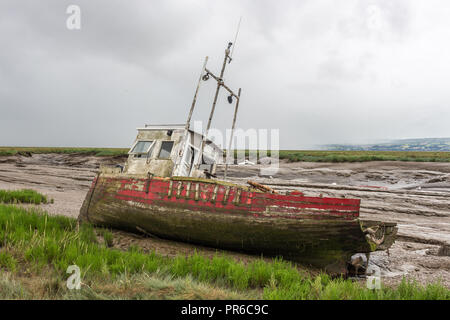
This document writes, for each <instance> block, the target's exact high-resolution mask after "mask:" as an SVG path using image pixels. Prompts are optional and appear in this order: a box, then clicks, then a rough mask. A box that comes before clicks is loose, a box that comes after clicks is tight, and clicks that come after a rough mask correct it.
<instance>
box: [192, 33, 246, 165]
mask: <svg viewBox="0 0 450 320" xmlns="http://www.w3.org/2000/svg"><path fill="white" fill-rule="evenodd" d="M232 45H233V43H231V42H229V43H228V47H227V48H226V50H225V57H224V59H223V64H222V70H221V71H220V76H219V77H217V76H215V75H214V74H213V73H212V72H211V71H209V70H208V69H207V68H205V70H206V74H205V75H204V76H203V80H205V81H206V80H208V79H209V76H211V77H213V78H214V80H216V81H217V87H216V93H215V95H214V100H213V104H212V108H211V113H210V114H209V119H208V124H207V126H206V131H205V134H204V135H203V140H202V144H201V147H200V152H199V155H198V157H197V163H196V164H195V169H199V167H200V165H201V163H202V160H203V150H204V149H205V144H206V139H207V137H208V133H209V129H210V127H211V121H212V118H213V116H214V111H215V109H216V103H217V98H218V96H219V91H220V88H221V87H223V88H224V89H225V90H227V91H228V92H229V93H230V96H229V97H228V101H229V102H230V103H232V99H233V97H235V98H236V105H238V104H239V98H240V97H239V95H236V94H235V93H234V92H233V91H232V90H231V89H230V88H228V87H227V86H226V85H225V83H224V81H223V75H224V73H225V67H226V65H227V61H228V63H230V62H231V60H232V59H231V57H230V48H231V46H232ZM239 90H240V89H239ZM236 111H237V108H235V112H236ZM235 117H236V114H235ZM234 122H235V119H234V121H233V127H234ZM230 139H231V140H232V139H233V136H231V137H230ZM212 174H214V172H212Z"/></svg>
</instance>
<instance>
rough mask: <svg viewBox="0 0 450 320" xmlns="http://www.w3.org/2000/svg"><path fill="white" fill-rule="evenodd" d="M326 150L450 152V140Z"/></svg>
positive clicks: (337, 146)
mask: <svg viewBox="0 0 450 320" xmlns="http://www.w3.org/2000/svg"><path fill="white" fill-rule="evenodd" d="M322 148H323V149H324V150H336V151H337V150H343V151H348V150H366V151H445V152H450V138H423V139H401V140H392V141H389V142H385V143H378V144H367V145H358V144H355V145H352V144H329V145H323V146H322Z"/></svg>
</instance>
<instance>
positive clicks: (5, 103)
mask: <svg viewBox="0 0 450 320" xmlns="http://www.w3.org/2000/svg"><path fill="white" fill-rule="evenodd" d="M71 4H74V5H78V6H79V7H80V8H81V29H80V30H69V29H68V28H67V27H66V20H67V18H68V17H69V14H67V13H66V9H67V7H68V6H69V5H71ZM240 16H242V23H241V29H240V32H239V37H238V40H237V45H236V49H235V51H234V60H233V62H232V63H231V64H229V65H228V66H227V70H226V73H225V81H226V82H227V83H228V85H229V86H230V87H231V88H233V89H236V90H237V88H239V87H241V88H242V99H241V104H240V111H239V115H238V120H237V126H238V127H240V128H243V129H248V128H267V129H272V128H273V129H280V138H281V141H280V144H281V148H283V149H288V148H290V149H297V148H311V147H312V146H314V145H318V144H328V143H367V142H373V141H377V140H384V139H398V138H420V137H449V136H450V90H449V84H450V18H449V17H450V2H449V1H445V0H442V1H438V0H436V1H434V0H433V1H424V0H405V1H402V0H395V1H393V0H386V1H384V0H380V1H365V0H353V1H352V0H346V1H342V0H334V1H333V0H308V1H305V0H303V1H300V0H295V1H287V0H278V1H275V0H272V1H267V0H266V1H261V0H253V1H242V0H240V1H231V0H227V1H211V0H205V1H200V0H197V1H186V0H182V1H181V0H179V1H167V0H164V1H149V0H142V1H113V0H108V1H102V0H95V1H93V0H86V1H77V0H72V1H63V0H40V1H35V0H29V1H25V0H1V1H0V41H1V46H0V145H15V146H92V147H108V146H110V147H128V146H129V145H130V144H131V143H132V142H133V140H134V138H135V135H136V132H135V128H136V127H139V126H142V125H144V124H151V123H152V124H161V123H183V122H184V121H185V119H186V117H187V114H188V110H189V107H190V104H191V101H192V97H193V94H194V90H195V86H196V81H197V79H198V76H199V73H200V69H201V66H202V63H203V59H204V57H205V56H206V55H208V56H209V63H208V68H209V69H211V70H214V71H216V73H219V68H220V66H221V63H222V59H223V52H224V49H225V46H226V44H227V43H228V41H232V40H233V38H234V35H235V32H236V27H237V24H238V21H239V17H240ZM213 94H214V83H213V81H212V80H209V81H208V82H206V83H203V84H202V87H201V90H200V98H199V104H198V108H197V110H196V112H195V114H194V118H195V119H199V120H204V121H206V120H207V118H208V112H209V108H210V103H211V101H212V98H213ZM232 109H233V107H232V106H230V105H229V104H228V103H227V102H226V95H225V93H223V94H222V95H221V97H220V98H219V103H218V106H217V113H216V118H215V119H214V121H213V126H214V127H218V128H221V129H223V128H225V127H229V126H230V125H231V121H232Z"/></svg>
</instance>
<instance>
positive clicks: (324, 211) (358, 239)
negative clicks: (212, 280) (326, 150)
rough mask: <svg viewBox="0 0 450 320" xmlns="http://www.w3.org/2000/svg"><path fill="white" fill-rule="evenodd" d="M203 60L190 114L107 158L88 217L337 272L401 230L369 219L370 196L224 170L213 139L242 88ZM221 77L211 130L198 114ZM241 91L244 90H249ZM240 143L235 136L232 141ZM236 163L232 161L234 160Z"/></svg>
mask: <svg viewBox="0 0 450 320" xmlns="http://www.w3.org/2000/svg"><path fill="white" fill-rule="evenodd" d="M229 49H230V45H229V46H228V48H227V50H226V51H225V60H224V63H223V67H222V71H221V74H220V77H216V76H214V75H213V74H212V73H211V72H210V71H209V70H208V69H207V68H206V61H205V64H204V66H203V68H202V72H201V76H200V78H199V84H198V86H197V90H196V92H195V95H194V101H193V103H192V106H191V109H190V112H189V116H188V120H187V122H186V124H183V125H159V126H156V125H146V126H145V127H143V128H138V134H137V137H136V140H135V143H134V144H133V145H132V147H131V148H130V151H129V156H128V159H127V162H126V163H125V164H124V165H123V166H121V165H118V166H115V167H104V166H102V167H101V168H100V172H99V173H98V175H97V177H96V178H95V179H94V181H93V182H92V186H91V188H90V190H89V192H88V193H87V195H86V199H85V200H84V203H83V206H82V208H81V210H80V215H79V219H80V220H81V221H88V222H90V223H93V224H95V225H100V226H105V227H111V228H118V229H125V230H129V231H133V232H141V233H145V234H148V235H152V236H156V237H160V238H166V239H172V240H177V241H184V242H190V243H194V244H200V245H204V246H210V247H215V248H221V249H227V250H237V251H243V252H249V253H254V254H263V255H265V256H281V257H283V258H284V259H288V260H293V261H296V262H300V263H302V264H306V265H312V266H315V267H319V268H323V269H324V270H326V271H328V272H331V273H346V272H347V267H348V264H349V262H350V258H351V256H352V255H353V254H355V253H366V254H368V253H370V252H372V251H375V250H386V249H388V248H389V247H390V246H391V245H392V243H393V242H394V239H395V235H396V232H397V228H396V225H395V224H394V223H383V222H378V221H362V220H360V219H359V210H360V200H359V199H346V198H327V197H321V196H319V197H310V196H305V195H304V194H303V193H301V192H299V191H296V192H286V193H284V194H280V193H275V192H274V191H273V190H271V189H270V188H266V187H264V186H261V185H258V184H257V183H250V184H249V185H248V186H246V185H237V184H234V183H231V182H229V181H226V180H219V179H215V178H214V177H215V174H216V166H217V163H218V160H219V159H221V158H222V157H223V152H222V150H221V149H220V148H219V147H218V146H217V145H215V144H214V143H213V142H212V141H210V140H208V139H207V132H208V129H209V127H210V123H211V119H212V116H213V113H214V108H215V105H216V101H217V94H218V91H219V89H220V88H221V87H223V88H225V89H226V90H227V91H228V92H230V97H232V98H235V101H236V104H235V115H234V120H233V126H232V128H233V129H234V124H235V119H236V112H237V109H238V104H239V98H240V94H238V95H236V94H234V92H233V91H231V90H230V89H229V88H228V87H227V86H225V84H224V83H223V80H222V78H223V72H224V69H225V64H226V62H227V61H231V58H230V56H229V52H230V50H229ZM209 76H212V77H213V78H214V79H216V80H217V83H218V84H217V90H216V96H215V98H214V103H213V108H212V111H211V114H210V117H209V122H208V126H207V128H206V133H205V134H204V135H202V134H200V133H197V132H194V131H193V130H190V127H189V124H190V119H191V116H192V111H193V109H194V106H195V101H196V97H197V93H198V88H199V85H200V82H201V81H203V80H207V78H209ZM239 93H240V90H239ZM230 148H231V144H230V147H229V150H230ZM225 171H226V169H225Z"/></svg>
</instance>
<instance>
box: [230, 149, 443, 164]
mask: <svg viewBox="0 0 450 320" xmlns="http://www.w3.org/2000/svg"><path fill="white" fill-rule="evenodd" d="M237 153H238V152H237V151H235V156H237ZM255 153H257V154H258V158H263V157H266V156H270V155H271V152H270V151H260V152H254V154H255ZM245 156H246V157H248V156H249V151H248V150H247V151H245ZM278 156H279V158H280V159H285V160H287V161H289V162H301V161H302V162H367V161H412V162H450V152H414V151H325V150H280V151H279V153H278Z"/></svg>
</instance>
